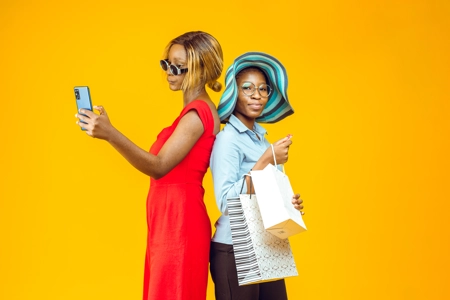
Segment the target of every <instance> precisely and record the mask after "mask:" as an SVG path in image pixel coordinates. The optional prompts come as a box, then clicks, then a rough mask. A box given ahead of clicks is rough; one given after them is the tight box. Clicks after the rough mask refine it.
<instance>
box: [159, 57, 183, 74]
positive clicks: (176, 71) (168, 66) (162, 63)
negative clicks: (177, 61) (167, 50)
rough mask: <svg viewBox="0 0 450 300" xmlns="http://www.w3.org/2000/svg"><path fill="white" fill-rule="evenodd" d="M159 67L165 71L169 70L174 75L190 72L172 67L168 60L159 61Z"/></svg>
mask: <svg viewBox="0 0 450 300" xmlns="http://www.w3.org/2000/svg"><path fill="white" fill-rule="evenodd" d="M159 65H160V66H161V68H162V69H163V70H164V71H167V69H169V71H170V73H172V74H173V75H181V74H183V73H186V72H187V71H188V69H187V68H185V69H180V68H179V67H178V66H176V65H172V64H171V63H169V60H168V59H162V60H160V61H159Z"/></svg>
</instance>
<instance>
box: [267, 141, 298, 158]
mask: <svg viewBox="0 0 450 300" xmlns="http://www.w3.org/2000/svg"><path fill="white" fill-rule="evenodd" d="M291 144H292V141H291V136H287V137H284V138H282V139H281V140H278V141H276V142H275V143H273V150H274V152H275V158H276V160H277V164H284V163H286V162H287V161H288V152H289V146H290V145H291ZM271 148H272V147H269V149H267V151H266V152H269V154H270V156H271V158H272V161H273V153H272V149H271ZM273 164H275V161H273Z"/></svg>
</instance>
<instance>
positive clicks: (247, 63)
mask: <svg viewBox="0 0 450 300" xmlns="http://www.w3.org/2000/svg"><path fill="white" fill-rule="evenodd" d="M248 67H258V68H260V69H261V70H263V71H264V73H266V76H267V78H268V79H269V82H268V83H267V84H269V85H270V86H271V87H272V90H273V91H272V94H271V95H270V97H269V100H268V101H267V104H266V106H265V108H264V110H263V111H262V113H261V115H260V116H259V117H258V118H256V122H259V123H275V122H278V121H280V120H283V119H284V118H286V117H287V116H290V115H292V114H293V113H294V110H293V109H292V106H291V105H290V104H289V102H288V98H287V85H288V79H287V74H286V69H285V68H284V66H283V65H282V64H281V62H280V61H279V60H278V59H276V58H275V57H273V56H271V55H269V54H266V53H263V52H247V53H244V54H242V55H241V56H239V57H237V58H236V59H235V60H234V62H233V64H232V65H231V66H230V67H229V68H228V70H227V73H226V75H225V91H224V92H223V94H222V97H221V98H220V102H219V106H218V109H217V111H218V112H219V117H220V121H221V122H222V123H225V122H226V120H228V118H229V117H230V115H231V114H232V113H233V111H234V108H235V106H236V100H237V97H238V93H239V89H238V86H237V83H236V74H238V73H239V72H240V71H241V70H242V69H245V68H248Z"/></svg>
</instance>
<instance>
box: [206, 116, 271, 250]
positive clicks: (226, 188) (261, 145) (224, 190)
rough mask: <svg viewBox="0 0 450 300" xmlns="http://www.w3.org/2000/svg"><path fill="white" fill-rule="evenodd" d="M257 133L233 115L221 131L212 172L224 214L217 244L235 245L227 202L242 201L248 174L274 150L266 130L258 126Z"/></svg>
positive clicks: (216, 233)
mask: <svg viewBox="0 0 450 300" xmlns="http://www.w3.org/2000/svg"><path fill="white" fill-rule="evenodd" d="M253 130H254V131H255V132H256V134H258V136H259V138H260V139H258V137H257V136H256V134H255V132H253V131H252V130H250V129H248V128H247V127H246V126H245V125H244V124H243V123H242V122H241V121H240V120H239V119H238V118H236V116H234V115H231V116H230V120H229V122H228V123H227V124H226V125H225V127H224V128H223V129H222V131H220V132H219V133H218V134H217V136H216V140H215V142H214V147H213V151H212V154H211V161H210V163H211V164H210V168H211V173H212V175H213V181H214V194H215V197H216V203H217V206H218V207H219V209H220V211H221V212H222V215H221V217H220V218H219V219H218V220H217V222H216V224H215V226H216V232H215V234H214V236H213V238H212V241H213V242H217V243H223V244H228V245H232V244H233V241H232V239H231V229H230V219H229V217H228V210H227V198H231V197H238V196H239V194H240V191H241V188H242V185H244V188H243V190H242V192H243V193H246V191H247V186H246V184H245V182H243V181H244V174H247V173H248V172H249V171H250V170H251V169H252V168H253V166H254V165H255V163H256V162H257V161H258V160H259V158H260V157H261V156H262V155H263V153H264V152H265V151H266V150H267V148H268V147H270V143H269V142H268V141H267V140H266V138H265V135H266V130H265V129H264V128H263V127H261V126H260V125H259V124H257V123H255V125H254V127H253Z"/></svg>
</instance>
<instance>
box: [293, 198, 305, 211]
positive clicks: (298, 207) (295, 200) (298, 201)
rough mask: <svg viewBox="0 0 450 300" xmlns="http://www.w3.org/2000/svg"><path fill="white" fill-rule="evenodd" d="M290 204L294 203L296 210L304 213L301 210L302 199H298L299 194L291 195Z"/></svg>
mask: <svg viewBox="0 0 450 300" xmlns="http://www.w3.org/2000/svg"><path fill="white" fill-rule="evenodd" d="M292 204H293V205H294V207H295V209H296V210H299V211H300V213H301V214H302V215H304V214H305V212H304V211H302V209H303V200H302V199H300V194H295V195H294V196H292Z"/></svg>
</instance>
